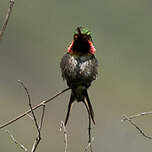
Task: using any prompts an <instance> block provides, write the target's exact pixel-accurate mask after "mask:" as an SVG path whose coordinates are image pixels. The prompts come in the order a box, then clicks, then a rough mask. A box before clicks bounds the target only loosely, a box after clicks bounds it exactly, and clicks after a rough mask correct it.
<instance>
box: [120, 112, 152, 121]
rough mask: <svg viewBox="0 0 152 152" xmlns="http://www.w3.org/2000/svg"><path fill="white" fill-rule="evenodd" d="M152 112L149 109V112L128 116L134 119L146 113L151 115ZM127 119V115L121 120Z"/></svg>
mask: <svg viewBox="0 0 152 152" xmlns="http://www.w3.org/2000/svg"><path fill="white" fill-rule="evenodd" d="M150 114H152V111H149V112H142V113H139V114H136V115H132V116H128V118H129V119H134V118H137V117H141V116H145V115H150ZM125 120H127V119H126V118H125V117H123V118H122V120H121V121H125Z"/></svg>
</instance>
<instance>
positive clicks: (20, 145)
mask: <svg viewBox="0 0 152 152" xmlns="http://www.w3.org/2000/svg"><path fill="white" fill-rule="evenodd" d="M5 131H6V132H7V133H8V134H9V135H10V137H11V139H12V141H13V142H14V143H15V144H16V145H18V146H19V147H20V148H21V149H23V150H24V151H25V152H28V150H27V148H26V147H25V146H24V145H22V144H21V143H20V142H18V141H17V140H16V139H15V138H14V136H13V135H12V134H11V133H10V132H9V130H5Z"/></svg>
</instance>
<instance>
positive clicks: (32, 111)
mask: <svg viewBox="0 0 152 152" xmlns="http://www.w3.org/2000/svg"><path fill="white" fill-rule="evenodd" d="M18 82H19V83H20V84H21V85H22V87H23V88H24V89H25V92H26V94H27V97H28V101H29V107H30V109H31V113H32V116H33V119H34V122H35V126H36V128H37V131H38V133H39V136H40V130H39V125H38V122H37V119H36V116H35V114H34V110H33V109H32V104H31V96H30V94H29V91H28V89H27V87H25V85H24V83H23V82H22V81H20V80H18Z"/></svg>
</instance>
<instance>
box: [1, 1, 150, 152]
mask: <svg viewBox="0 0 152 152" xmlns="http://www.w3.org/2000/svg"><path fill="white" fill-rule="evenodd" d="M7 8H8V1H7V0H1V1H0V26H1V25H2V22H3V20H4V16H5V13H6V11H7ZM79 25H86V26H88V27H89V28H90V30H91V31H92V33H93V34H92V38H93V41H94V44H95V47H96V50H97V52H96V56H97V58H98V60H99V75H98V79H97V80H96V81H94V82H93V84H92V87H91V88H90V89H89V94H90V98H91V101H92V104H93V107H94V111H95V115H96V126H93V129H92V132H93V133H92V134H93V136H94V137H95V141H94V144H93V149H94V152H101V151H103V152H122V151H123V152H128V151H129V152H143V151H144V152H151V149H152V141H150V140H148V139H145V138H144V137H142V135H140V134H139V133H138V131H137V130H135V129H134V128H133V127H132V126H130V125H129V124H128V123H127V122H126V123H122V122H121V118H122V115H123V114H127V115H131V114H136V113H140V112H143V111H151V110H152V101H151V99H152V93H151V90H152V69H151V67H152V60H151V58H152V51H151V50H152V42H151V39H152V28H151V27H152V1H151V0H102V1H100V0H94V1H93V0H87V1H86V0H84V1H80V0H77V1H75V0H64V1H59V0H51V1H50V0H45V1H36V0H32V1H26V0H22V1H19V0H16V1H15V6H14V8H13V12H12V15H11V18H10V20H9V24H8V27H7V30H6V32H5V35H4V37H3V40H2V41H1V42H0V124H3V123H4V122H6V121H8V120H10V119H12V118H13V117H15V116H17V115H18V114H21V113H22V112H24V111H25V110H27V109H28V102H27V97H26V95H25V91H24V90H23V89H22V88H21V86H20V85H19V84H18V83H17V80H18V79H20V80H22V81H24V82H25V84H26V85H27V87H28V89H29V91H30V93H31V95H32V103H33V104H34V105H36V104H38V103H39V102H40V101H42V100H45V99H48V98H49V97H50V96H52V95H54V94H55V93H57V92H58V91H60V90H62V89H64V88H66V83H65V82H63V80H62V78H61V73H60V68H59V63H60V59H61V57H62V56H63V54H64V53H65V52H66V50H67V47H68V46H69V44H70V43H71V40H72V35H73V31H74V30H75V28H76V27H77V26H79ZM69 95H70V92H67V93H65V94H63V95H61V96H60V97H58V98H56V99H55V101H54V102H53V103H50V104H48V105H47V108H46V115H45V121H44V127H43V130H42V141H41V143H40V145H39V147H38V149H37V151H43V152H50V151H64V136H63V133H61V132H60V131H59V124H60V121H61V120H64V118H65V114H66V110H67V105H68V100H69ZM37 114H38V116H39V115H40V110H37ZM151 118H152V116H146V117H144V118H139V119H137V120H136V123H137V124H138V125H140V126H141V127H142V128H143V129H144V130H145V132H146V133H147V134H149V135H150V134H152V128H151V124H152V121H151ZM87 128H88V117H87V112H86V109H85V107H84V105H83V104H82V103H79V104H76V103H75V104H74V105H73V109H72V112H71V115H70V120H69V122H68V126H67V129H68V151H73V152H76V151H83V150H84V148H85V146H86V144H87V141H88V134H87ZM5 129H8V130H9V131H10V132H11V133H12V134H13V135H14V137H15V138H16V139H17V140H19V141H20V142H21V143H22V144H24V145H25V146H26V147H27V148H29V149H31V146H32V144H33V141H34V139H35V136H36V129H35V126H34V125H33V122H32V120H30V119H29V118H28V117H25V118H23V119H22V120H19V121H17V122H16V123H14V124H13V125H11V126H9V127H6V128H4V129H3V130H0V151H7V152H9V151H10V152H16V151H20V149H19V147H17V146H16V145H15V144H14V143H13V142H12V141H11V140H10V137H9V136H8V134H7V133H5Z"/></svg>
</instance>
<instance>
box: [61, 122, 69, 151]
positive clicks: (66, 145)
mask: <svg viewBox="0 0 152 152" xmlns="http://www.w3.org/2000/svg"><path fill="white" fill-rule="evenodd" d="M62 129H63V133H64V143H65V149H64V152H67V148H68V137H67V130H66V127H65V124H64V122H63V121H61V124H60V131H62Z"/></svg>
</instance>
